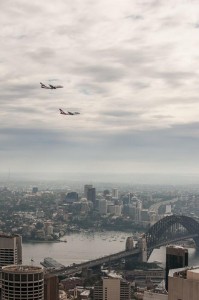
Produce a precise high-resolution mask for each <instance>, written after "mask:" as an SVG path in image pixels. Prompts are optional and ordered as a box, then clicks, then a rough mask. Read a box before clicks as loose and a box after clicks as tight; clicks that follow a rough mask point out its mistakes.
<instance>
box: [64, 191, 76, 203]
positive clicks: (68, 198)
mask: <svg viewBox="0 0 199 300" xmlns="http://www.w3.org/2000/svg"><path fill="white" fill-rule="evenodd" d="M77 201H78V193H76V192H70V193H68V194H67V195H66V197H65V202H66V203H73V202H77Z"/></svg>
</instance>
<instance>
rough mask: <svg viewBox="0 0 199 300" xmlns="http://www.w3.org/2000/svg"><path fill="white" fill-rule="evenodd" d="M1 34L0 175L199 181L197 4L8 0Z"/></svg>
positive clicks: (0, 9) (1, 7) (2, 7)
mask: <svg viewBox="0 0 199 300" xmlns="http://www.w3.org/2000/svg"><path fill="white" fill-rule="evenodd" d="M0 28H1V30H0V45H1V47H0V74H1V76H0V90H1V93H0V172H5V173H6V172H8V170H9V172H11V173H12V172H13V173H16V172H20V173H23V172H26V173H31V172H36V173H40V172H46V173H49V174H51V175H52V174H55V173H63V172H68V173H78V174H79V173H82V174H83V173H88V174H90V176H91V178H92V174H94V173H100V174H109V173H110V174H115V175H121V176H123V175H124V176H125V175H126V174H130V173H134V174H152V173H153V174H160V175H165V174H167V175H171V176H174V177H175V176H176V174H178V175H181V176H186V175H187V174H199V171H198V170H199V159H198V157H199V152H198V149H199V97H198V94H199V70H198V66H199V52H198V48H199V2H198V1H195V0H187V1H186V0H175V1H174V0H168V1H165V0H159V1H154V0H133V1H132V0H100V1H97V0H73V1H71V0H57V1H52V0H48V1H47V0H43V1H39V0H34V1H27V0H17V1H16V0H7V1H1V2H0ZM40 82H43V83H45V84H54V85H56V84H58V85H63V86H64V88H63V89H56V90H48V89H41V88H40ZM59 108H61V109H63V110H64V111H78V112H80V114H79V115H74V116H64V115H60V114H59Z"/></svg>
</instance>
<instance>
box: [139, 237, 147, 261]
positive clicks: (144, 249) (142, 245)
mask: <svg viewBox="0 0 199 300" xmlns="http://www.w3.org/2000/svg"><path fill="white" fill-rule="evenodd" d="M138 248H139V249H140V251H141V257H140V258H141V262H147V242H146V236H145V235H143V236H142V237H140V238H139V240H138Z"/></svg>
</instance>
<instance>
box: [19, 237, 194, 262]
mask: <svg viewBox="0 0 199 300" xmlns="http://www.w3.org/2000/svg"><path fill="white" fill-rule="evenodd" d="M130 235H131V234H130V233H124V232H115V231H109V232H97V233H82V232H81V233H73V234H67V235H65V236H64V237H63V238H62V240H66V241H67V242H66V243H65V242H61V243H23V263H24V264H31V263H34V264H35V265H39V264H40V262H41V261H43V259H44V258H45V257H52V258H53V259H55V260H57V261H58V262H59V263H61V264H63V265H65V266H68V265H71V264H73V263H80V262H84V261H88V260H92V259H95V258H98V257H102V256H105V255H108V254H112V253H116V252H119V251H122V250H125V244H126V238H127V237H128V236H130ZM31 260H33V261H34V262H31ZM153 261H158V262H161V263H162V265H164V264H165V247H161V248H160V249H155V250H154V251H153V253H152V254H151V257H150V258H149V262H153ZM189 265H190V266H192V265H199V252H197V251H196V250H195V249H194V248H189Z"/></svg>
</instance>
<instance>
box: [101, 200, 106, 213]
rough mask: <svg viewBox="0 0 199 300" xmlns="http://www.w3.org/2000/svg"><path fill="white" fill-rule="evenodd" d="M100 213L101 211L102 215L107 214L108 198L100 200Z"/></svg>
mask: <svg viewBox="0 0 199 300" xmlns="http://www.w3.org/2000/svg"><path fill="white" fill-rule="evenodd" d="M99 213H100V215H106V214H107V200H106V199H100V200H99Z"/></svg>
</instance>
